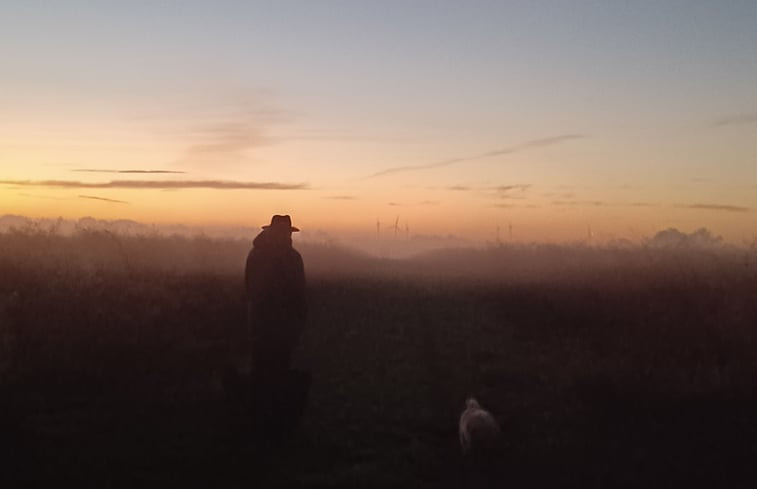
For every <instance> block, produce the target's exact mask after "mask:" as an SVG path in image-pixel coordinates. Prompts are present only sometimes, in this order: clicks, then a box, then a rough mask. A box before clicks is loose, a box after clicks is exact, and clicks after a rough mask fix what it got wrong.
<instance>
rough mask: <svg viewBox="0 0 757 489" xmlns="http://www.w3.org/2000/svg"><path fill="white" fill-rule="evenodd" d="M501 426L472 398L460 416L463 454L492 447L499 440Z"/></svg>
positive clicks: (466, 403)
mask: <svg viewBox="0 0 757 489" xmlns="http://www.w3.org/2000/svg"><path fill="white" fill-rule="evenodd" d="M499 433H500V429H499V424H497V420H495V419H494V416H492V414H491V413H490V412H489V411H487V410H486V409H484V408H482V407H481V405H480V404H479V403H478V401H477V400H476V399H475V398H473V397H471V398H468V400H467V401H465V410H464V411H463V413H462V414H461V415H460V447H461V448H462V449H463V454H467V453H470V452H471V451H476V450H480V449H485V447H490V446H491V445H492V444H494V442H495V441H496V440H497V438H499Z"/></svg>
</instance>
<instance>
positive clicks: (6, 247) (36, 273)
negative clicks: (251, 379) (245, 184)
mask: <svg viewBox="0 0 757 489" xmlns="http://www.w3.org/2000/svg"><path fill="white" fill-rule="evenodd" d="M58 231H59V230H56V229H50V228H48V227H44V226H42V227H40V226H37V227H34V226H31V227H29V226H20V227H13V228H9V229H6V230H4V231H3V232H0V355H1V356H0V358H1V359H2V361H0V390H2V392H0V394H2V397H1V398H2V403H0V424H1V425H2V429H3V433H4V436H3V439H2V441H0V456H2V457H3V458H4V460H7V461H9V467H11V468H12V470H10V471H6V472H5V473H4V474H3V475H2V477H3V478H5V479H7V481H9V482H11V483H16V482H19V481H25V482H29V483H33V484H39V485H46V484H50V483H53V482H55V483H68V484H72V485H76V486H87V485H97V486H103V485H112V484H126V485H132V486H139V487H158V486H161V487H162V486H164V485H166V484H167V485H177V484H180V485H182V486H185V487H187V486H189V487H207V486H213V487H238V486H239V485H240V484H250V485H253V486H262V487H292V486H305V487H356V486H359V487H419V486H423V487H449V488H452V487H461V484H463V482H461V481H463V476H462V475H461V474H462V472H463V461H462V459H461V454H460V446H459V443H458V439H457V416H458V415H459V413H460V411H461V409H462V407H463V401H464V400H465V398H466V397H467V396H469V395H475V396H476V397H477V398H478V399H479V400H480V401H481V403H482V405H484V406H486V407H487V408H488V409H490V410H491V412H492V413H493V414H494V415H495V417H496V419H497V420H498V421H499V423H500V424H501V426H502V437H503V443H502V446H501V447H499V449H498V450H499V451H498V452H497V457H498V458H497V460H498V472H497V477H498V478H500V479H498V480H499V482H500V483H502V484H505V483H506V484H508V485H510V484H512V485H518V486H521V487H546V486H554V485H555V484H557V485H568V486H576V485H584V486H586V485H593V486H597V487H607V486H612V487H683V486H686V487H712V486H718V485H721V484H722V483H723V481H728V482H729V484H727V485H730V486H732V487H747V486H749V485H751V484H752V483H753V482H755V481H756V480H755V478H754V476H753V473H752V471H751V468H750V467H751V458H750V455H749V454H750V453H753V452H752V450H753V449H754V448H755V440H757V423H755V418H754V412H755V408H757V389H755V385H754V378H755V375H756V374H757V357H756V356H755V355H754V349H755V347H756V346H757V331H755V325H756V324H757V308H756V307H755V303H754V294H755V291H757V270H755V260H757V251H756V250H755V249H754V247H735V246H731V245H725V244H723V243H722V242H721V241H720V240H719V239H718V238H717V237H716V236H713V235H712V234H711V233H709V232H708V231H706V230H700V231H695V232H692V233H682V232H680V231H675V230H667V231H664V232H662V233H660V234H658V235H656V236H653V237H651V238H649V239H647V240H645V241H644V242H643V243H638V244H634V243H627V242H623V243H614V244H608V245H604V246H592V245H589V244H587V243H579V244H573V245H554V244H536V243H535V244H500V245H491V246H487V247H480V248H475V249H474V248H458V249H445V250H436V251H430V252H427V253H424V254H419V255H416V256H414V257H411V258H404V259H392V258H387V257H377V256H371V255H369V254H367V253H361V252H358V251H354V250H350V249H347V248H342V247H339V246H336V245H333V244H328V243H315V242H304V241H303V242H295V247H296V248H297V249H298V250H299V251H300V252H301V254H302V256H303V259H304V261H305V269H306V274H307V279H308V290H307V294H308V308H309V316H308V324H307V329H306V331H305V335H304V338H303V340H302V343H301V345H300V347H299V349H298V351H297V352H296V354H295V364H296V365H297V366H298V367H299V368H302V369H305V370H307V371H309V372H311V373H312V375H313V387H312V390H311V394H310V399H309V402H308V405H307V407H306V412H305V417H304V420H303V424H302V426H301V428H300V429H299V430H298V432H297V433H296V434H295V435H294V437H293V438H292V439H291V440H289V441H288V442H287V445H285V447H284V448H282V449H281V451H271V450H269V449H268V448H265V447H262V448H261V447H260V446H257V445H255V443H254V441H253V440H252V439H250V436H249V435H248V434H247V433H248V431H247V428H246V426H247V424H246V423H248V422H249V420H247V419H246V418H245V415H244V413H239V412H236V411H235V410H234V409H233V405H230V404H229V400H228V396H227V394H228V392H225V387H224V384H223V372H224V371H226V370H227V369H228V368H236V367H238V366H239V365H242V364H243V363H244V361H245V359H246V358H247V357H246V355H248V352H246V350H245V343H244V339H245V334H246V333H245V326H244V325H245V293H244V281H243V267H244V260H245V257H246V254H247V252H248V251H249V247H250V240H249V239H241V238H228V237H227V238H223V237H215V238H211V237H209V236H207V235H204V236H203V235H195V236H191V235H187V234H184V235H181V234H177V233H174V234H162V233H158V232H150V233H131V232H116V231H113V230H111V229H108V228H103V227H96V226H93V227H91V228H88V227H86V226H80V227H79V228H77V229H72V230H69V231H67V232H65V233H60V232H58ZM61 447H66V448H65V449H62V448H61Z"/></svg>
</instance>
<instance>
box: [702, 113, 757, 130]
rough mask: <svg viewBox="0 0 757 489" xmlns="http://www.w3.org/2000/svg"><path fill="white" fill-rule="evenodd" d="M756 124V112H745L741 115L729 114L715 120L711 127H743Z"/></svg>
mask: <svg viewBox="0 0 757 489" xmlns="http://www.w3.org/2000/svg"><path fill="white" fill-rule="evenodd" d="M751 124H757V112H746V113H741V114H731V115H726V116H723V117H721V118H720V119H717V120H716V121H715V122H714V123H713V124H712V125H713V127H723V126H743V125H751Z"/></svg>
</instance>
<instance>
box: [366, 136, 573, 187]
mask: <svg viewBox="0 0 757 489" xmlns="http://www.w3.org/2000/svg"><path fill="white" fill-rule="evenodd" d="M583 137H585V136H584V135H582V134H561V135H558V136H550V137H546V138H541V139H534V140H532V141H527V142H525V143H522V144H518V145H515V146H511V147H509V148H502V149H497V150H494V151H487V152H486V153H479V154H476V155H471V156H463V157H459V158H450V159H447V160H442V161H437V162H435V163H427V164H424V165H406V166H396V167H393V168H387V169H385V170H381V171H379V172H376V173H374V174H373V175H369V176H368V177H366V178H374V177H380V176H384V175H390V174H393V173H401V172H409V171H418V170H431V169H434V168H441V167H444V166H449V165H454V164H456V163H463V162H466V161H474V160H480V159H484V158H492V157H494V156H503V155H509V154H513V153H518V152H521V151H525V150H529V149H535V148H542V147H545V146H552V145H554V144H558V143H562V142H565V141H570V140H573V139H580V138H583Z"/></svg>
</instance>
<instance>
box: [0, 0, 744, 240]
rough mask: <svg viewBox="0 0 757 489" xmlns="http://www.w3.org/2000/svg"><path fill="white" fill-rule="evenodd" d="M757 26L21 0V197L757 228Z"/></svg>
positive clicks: (220, 218) (539, 229)
mask: <svg viewBox="0 0 757 489" xmlns="http://www.w3.org/2000/svg"><path fill="white" fill-rule="evenodd" d="M756 26H757V2H754V1H753V0H748V1H726V2H712V1H709V2H704V1H698V0H686V1H637V2H625V1H623V2H620V1H574V2H562V1H559V2H558V1H553V2H549V1H544V2H541V1H539V2H536V1H504V0H503V1H471V2H452V1H440V0H437V1H403V2H399V1H385V2H375V1H297V2H294V1H275V2H274V1H271V2H252V1H215V2H206V1H155V0H150V1H87V2H84V1H74V0H67V1H65V2H55V1H48V2H42V1H32V0H24V1H12V0H11V1H5V2H3V8H2V13H1V14H0V75H1V76H0V214H5V213H13V214H22V215H27V216H31V217H57V216H62V217H66V218H77V217H82V216H94V217H97V218H105V219H116V218H127V219H135V220H139V221H143V222H148V223H186V224H199V225H213V224H218V225H253V226H254V225H259V224H263V223H265V222H267V221H268V220H269V219H270V215H271V214H274V213H290V214H292V216H293V219H294V222H295V224H296V225H298V226H299V227H301V228H303V230H304V231H315V230H325V231H327V232H329V233H331V234H332V235H339V234H340V233H342V234H345V235H346V234H350V233H352V234H359V233H364V234H365V235H367V236H370V235H375V232H376V221H377V220H379V221H380V222H381V223H382V226H384V229H388V227H389V226H390V225H393V224H394V222H395V220H397V218H398V217H399V223H400V226H401V227H402V229H403V230H404V229H405V228H409V229H410V234H411V235H412V236H416V235H417V236H425V237H426V239H428V237H429V236H447V235H456V236H465V237H470V238H471V239H474V240H480V241H483V240H489V241H492V240H494V239H495V237H496V229H497V227H498V226H499V227H501V228H502V229H507V228H508V225H509V224H512V226H513V235H514V239H517V240H550V241H565V240H575V239H581V238H584V237H585V236H586V234H587V230H588V228H589V226H590V227H591V229H592V231H593V232H594V233H595V235H596V238H597V239H598V240H604V239H612V238H629V239H638V238H639V237H641V236H650V235H652V234H654V232H656V231H658V230H660V229H664V228H667V227H671V226H674V227H678V228H679V229H681V230H684V231H691V230H693V229H695V228H698V227H707V228H710V229H711V230H713V231H714V232H715V233H717V234H721V235H723V236H724V237H726V238H727V239H729V240H731V241H734V242H738V243H740V242H743V241H744V240H748V241H751V240H752V239H754V238H755V237H757V27H756ZM92 170H97V171H92ZM503 237H504V236H503Z"/></svg>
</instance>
